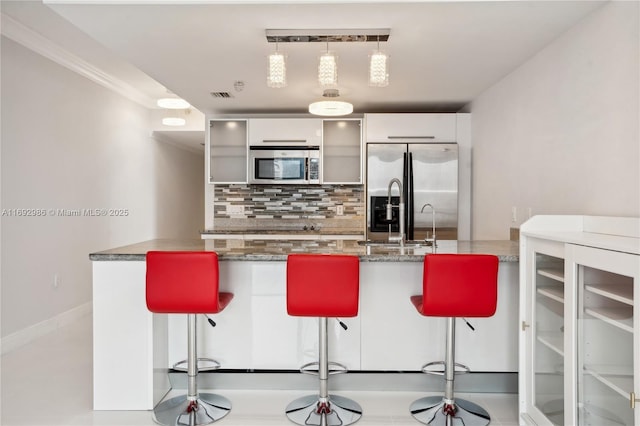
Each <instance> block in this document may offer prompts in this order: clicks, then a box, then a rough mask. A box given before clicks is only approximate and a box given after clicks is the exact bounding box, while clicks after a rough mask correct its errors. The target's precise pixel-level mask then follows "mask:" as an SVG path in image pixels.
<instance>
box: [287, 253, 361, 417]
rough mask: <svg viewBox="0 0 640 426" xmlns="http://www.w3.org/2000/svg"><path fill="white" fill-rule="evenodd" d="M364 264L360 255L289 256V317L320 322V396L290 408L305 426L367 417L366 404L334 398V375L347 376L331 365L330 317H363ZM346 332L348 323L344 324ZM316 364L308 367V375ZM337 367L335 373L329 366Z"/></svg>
mask: <svg viewBox="0 0 640 426" xmlns="http://www.w3.org/2000/svg"><path fill="white" fill-rule="evenodd" d="M359 289H360V261H359V259H358V257H357V256H346V255H327V254H291V255H289V256H288V257H287V312H288V314H289V315H292V316H299V317H319V323H320V328H319V330H320V331H319V352H320V353H319V357H318V358H319V360H318V363H317V364H318V372H317V374H318V377H319V379H320V391H319V393H318V395H308V396H304V397H301V398H298V399H296V400H294V401H292V402H291V403H290V404H289V405H288V406H287V409H286V414H287V417H288V418H289V420H291V421H292V422H294V423H297V424H299V425H303V426H306V425H321V426H333V425H335V426H338V425H350V424H352V423H355V422H357V421H358V420H359V419H360V417H362V408H361V407H360V405H359V404H358V403H357V402H355V401H353V400H351V399H349V398H345V397H342V396H338V395H329V390H328V379H329V374H333V373H338V372H345V371H346V368H345V367H344V366H342V365H340V364H336V363H330V362H329V346H328V339H327V317H355V316H356V315H358V299H359ZM341 325H342V326H343V328H345V329H346V326H345V325H344V324H341ZM312 364H315V363H311V364H307V365H304V366H302V368H301V369H300V371H301V372H303V373H309V370H308V368H309V367H310V366H311V365H312ZM330 365H331V366H337V367H338V369H336V370H331V371H330V370H329V366H330Z"/></svg>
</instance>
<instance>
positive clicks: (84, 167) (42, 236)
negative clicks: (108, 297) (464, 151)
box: [1, 37, 204, 338]
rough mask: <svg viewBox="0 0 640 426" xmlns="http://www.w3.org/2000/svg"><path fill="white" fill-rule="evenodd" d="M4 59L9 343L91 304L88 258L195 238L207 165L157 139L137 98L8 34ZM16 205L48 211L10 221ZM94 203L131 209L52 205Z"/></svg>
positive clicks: (5, 319)
mask: <svg viewBox="0 0 640 426" xmlns="http://www.w3.org/2000/svg"><path fill="white" fill-rule="evenodd" d="M1 59H2V110H1V112H2V158H1V159H2V178H1V182H2V209H6V210H5V214H4V215H3V217H2V250H1V253H2V337H3V338H4V337H5V336H7V335H10V334H12V333H15V332H18V331H20V330H24V329H25V328H27V327H29V326H31V325H33V324H37V323H40V322H42V321H45V320H48V319H50V318H54V317H56V316H58V315H60V314H61V313H63V312H66V311H69V310H71V309H73V308H75V307H77V306H80V305H83V304H87V303H89V302H90V300H91V263H90V260H89V257H88V255H89V253H91V252H94V251H99V250H104V249H107V248H112V247H116V246H120V245H125V244H130V243H135V242H139V241H143V240H147V239H152V238H156V237H174V238H175V237H194V238H195V237H197V236H198V230H199V229H200V228H201V226H202V225H201V224H202V223H203V219H204V218H203V214H202V212H203V210H204V206H203V200H202V198H203V197H202V194H203V192H204V188H203V183H202V176H203V175H204V170H203V166H202V163H203V160H202V155H197V154H193V153H191V152H188V151H185V150H181V149H178V148H176V147H174V146H172V145H169V144H167V143H164V142H159V141H156V140H154V139H152V138H151V136H150V134H151V132H150V126H149V116H150V114H149V111H148V110H147V109H145V108H143V107H141V106H139V105H138V104H136V103H133V102H132V101H130V100H128V99H126V98H124V97H122V96H120V95H118V94H116V93H114V92H111V91H109V90H108V89H105V88H103V87H102V86H99V85H97V84H95V83H93V82H91V81H89V80H87V79H85V78H84V77H81V76H80V75H78V74H75V73H73V72H71V71H69V70H68V69H66V68H63V67H61V66H59V65H57V64H55V63H54V62H51V61H49V60H48V59H45V58H44V57H42V56H39V55H38V54H36V53H34V52H32V51H30V50H27V49H25V48H24V47H22V46H20V45H18V44H16V43H14V42H13V41H11V40H9V39H6V38H4V37H3V38H2V58H1ZM18 208H24V209H44V210H45V211H46V215H45V216H40V217H15V216H10V210H9V209H18ZM89 208H92V209H96V208H100V209H125V210H126V211H127V212H128V213H127V216H124V217H109V216H103V217H88V216H82V217H77V216H72V217H61V216H60V215H59V214H55V215H54V214H51V213H50V212H49V210H50V209H70V210H75V209H89ZM55 274H57V275H58V277H59V285H58V287H57V288H54V285H53V283H54V275H55Z"/></svg>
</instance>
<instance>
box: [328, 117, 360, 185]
mask: <svg viewBox="0 0 640 426" xmlns="http://www.w3.org/2000/svg"><path fill="white" fill-rule="evenodd" d="M322 177H323V183H346V184H353V183H355V184H358V183H362V120H360V119H355V120H354V119H336V120H323V122H322Z"/></svg>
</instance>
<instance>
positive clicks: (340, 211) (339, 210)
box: [336, 204, 344, 216]
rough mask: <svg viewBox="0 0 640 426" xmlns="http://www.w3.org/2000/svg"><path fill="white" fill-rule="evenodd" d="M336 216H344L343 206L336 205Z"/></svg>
mask: <svg viewBox="0 0 640 426" xmlns="http://www.w3.org/2000/svg"><path fill="white" fill-rule="evenodd" d="M336 215H337V216H343V215H344V206H343V205H342V204H338V205H337V206H336Z"/></svg>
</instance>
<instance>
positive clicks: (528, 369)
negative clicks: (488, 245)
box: [519, 216, 640, 425]
mask: <svg viewBox="0 0 640 426" xmlns="http://www.w3.org/2000/svg"><path fill="white" fill-rule="evenodd" d="M520 283H521V292H520V344H519V347H520V361H519V362H520V368H519V412H520V424H521V425H605V424H606V425H638V424H640V402H639V401H638V399H637V398H638V394H640V336H639V332H640V218H617V217H595V216H535V217H533V218H531V219H530V220H529V221H527V222H526V223H524V224H523V225H522V227H521V228H520Z"/></svg>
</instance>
